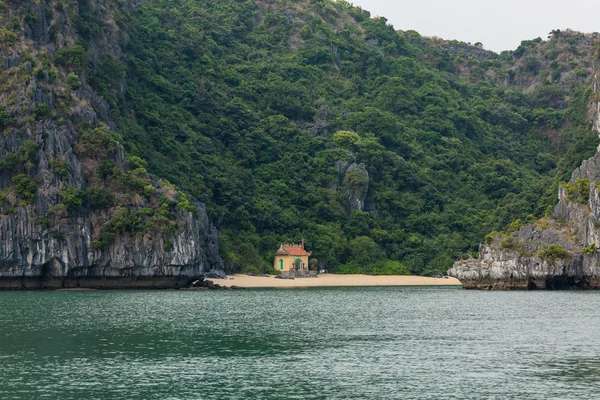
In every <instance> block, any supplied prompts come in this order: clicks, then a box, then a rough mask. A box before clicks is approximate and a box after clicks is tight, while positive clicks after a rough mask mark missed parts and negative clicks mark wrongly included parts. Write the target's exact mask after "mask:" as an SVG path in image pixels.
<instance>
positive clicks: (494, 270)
mask: <svg viewBox="0 0 600 400" xmlns="http://www.w3.org/2000/svg"><path fill="white" fill-rule="evenodd" d="M599 185H600V151H599V152H598V153H597V154H595V155H594V156H593V157H591V158H590V159H588V160H585V161H584V162H583V163H582V165H581V166H580V167H579V168H578V169H576V170H575V171H574V172H573V175H572V178H571V180H570V182H569V183H567V184H565V185H561V186H560V188H559V193H558V199H559V202H558V204H557V205H556V207H555V208H554V211H553V213H552V217H553V218H552V219H549V218H544V219H541V220H539V221H537V222H536V223H534V224H531V225H526V226H522V227H520V228H519V229H518V230H517V231H515V232H510V233H507V234H497V235H491V236H488V241H489V243H487V244H482V245H481V246H480V249H479V252H480V255H479V258H478V259H469V260H461V261H458V262H456V263H455V264H454V265H453V266H452V268H450V269H449V270H448V275H450V276H454V277H456V278H458V279H459V280H460V281H461V283H462V284H463V287H464V288H466V289H507V290H510V289H530V290H531V289H600V265H599V258H600V255H599V254H598V252H597V249H596V245H597V244H598V243H600V192H599Z"/></svg>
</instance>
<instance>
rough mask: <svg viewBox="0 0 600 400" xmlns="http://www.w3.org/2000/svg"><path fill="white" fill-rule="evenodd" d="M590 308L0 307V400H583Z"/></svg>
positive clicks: (230, 298)
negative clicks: (135, 399)
mask: <svg viewBox="0 0 600 400" xmlns="http://www.w3.org/2000/svg"><path fill="white" fill-rule="evenodd" d="M599 384H600V293H596V292H472V291H464V290H461V289H458V288H332V289H329V288H326V289H325V288H323V289H297V290H247V291H215V292H212V291H211V292H205V291H201V292H190V291H148V292H145V291H128V292H112V291H108V292H21V293H6V292H4V293H0V398H2V399H126V398H137V399H387V398H389V399H481V398H497V399H549V398H556V399H584V398H598V385H599Z"/></svg>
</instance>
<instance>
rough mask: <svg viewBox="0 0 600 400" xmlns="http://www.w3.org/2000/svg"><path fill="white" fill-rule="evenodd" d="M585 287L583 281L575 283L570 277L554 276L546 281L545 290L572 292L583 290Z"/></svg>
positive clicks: (585, 283)
mask: <svg viewBox="0 0 600 400" xmlns="http://www.w3.org/2000/svg"><path fill="white" fill-rule="evenodd" d="M586 285H587V282H586V281H585V280H581V281H576V280H575V278H573V277H572V276H566V275H561V276H554V277H552V278H548V279H546V289H548V290H572V289H583V288H585V287H586Z"/></svg>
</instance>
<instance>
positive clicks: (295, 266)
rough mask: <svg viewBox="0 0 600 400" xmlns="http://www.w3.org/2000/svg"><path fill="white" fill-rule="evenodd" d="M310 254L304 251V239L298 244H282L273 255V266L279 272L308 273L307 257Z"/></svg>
mask: <svg viewBox="0 0 600 400" xmlns="http://www.w3.org/2000/svg"><path fill="white" fill-rule="evenodd" d="M311 254H312V253H309V252H307V251H306V250H304V239H302V243H300V244H296V243H292V244H282V245H281V246H279V250H277V252H276V253H275V262H274V265H273V266H274V268H275V270H276V271H281V272H289V271H308V257H310V255H311Z"/></svg>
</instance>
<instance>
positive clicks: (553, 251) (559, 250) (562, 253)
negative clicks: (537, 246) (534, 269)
mask: <svg viewBox="0 0 600 400" xmlns="http://www.w3.org/2000/svg"><path fill="white" fill-rule="evenodd" d="M537 256H538V257H539V258H541V259H542V260H546V261H550V262H554V261H556V260H565V259H568V258H569V257H571V253H569V252H568V251H567V250H566V249H565V248H564V247H562V246H559V245H557V244H551V245H550V246H548V247H546V248H545V249H543V250H540V251H539V252H538V254H537Z"/></svg>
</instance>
